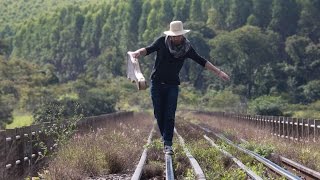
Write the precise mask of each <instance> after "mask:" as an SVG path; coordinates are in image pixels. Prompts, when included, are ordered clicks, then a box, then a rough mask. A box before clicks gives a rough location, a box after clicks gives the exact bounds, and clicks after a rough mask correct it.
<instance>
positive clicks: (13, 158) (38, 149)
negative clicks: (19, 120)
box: [0, 112, 133, 179]
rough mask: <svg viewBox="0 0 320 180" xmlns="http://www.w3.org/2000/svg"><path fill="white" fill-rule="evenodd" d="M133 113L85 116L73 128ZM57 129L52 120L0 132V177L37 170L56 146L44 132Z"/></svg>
mask: <svg viewBox="0 0 320 180" xmlns="http://www.w3.org/2000/svg"><path fill="white" fill-rule="evenodd" d="M132 116H133V112H116V113H111V114H105V115H100V116H93V117H86V118H83V119H81V120H79V121H78V122H77V124H76V131H77V132H79V133H82V132H86V131H88V130H93V129H96V128H102V127H106V125H107V124H108V123H110V121H117V120H118V119H126V118H130V117H132ZM58 128H59V127H58V125H57V124H55V123H50V122H45V123H42V124H37V125H31V126H27V127H22V128H16V129H7V130H2V131H0V179H21V177H23V176H24V175H26V174H30V173H33V172H36V171H37V168H39V167H41V163H43V155H44V154H45V153H50V152H51V151H53V150H54V149H55V147H56V146H57V144H55V141H54V139H53V137H51V136H49V135H48V133H46V132H47V131H55V130H56V129H58ZM41 143H42V144H44V146H43V145H41ZM43 147H46V148H43ZM45 151H47V152H45Z"/></svg>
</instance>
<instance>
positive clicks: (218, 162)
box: [177, 118, 247, 180]
mask: <svg viewBox="0 0 320 180" xmlns="http://www.w3.org/2000/svg"><path fill="white" fill-rule="evenodd" d="M181 119H182V118H180V121H179V118H178V121H179V122H178V123H177V130H178V131H179V134H180V135H181V136H182V137H183V138H184V139H185V141H186V143H187V147H188V149H189V150H190V152H191V154H192V155H193V156H194V157H195V158H196V159H197V161H198V163H199V165H200V166H201V168H202V170H203V171H204V173H205V176H206V178H207V179H212V180H214V179H247V176H246V174H245V172H243V171H242V170H241V169H240V168H238V167H237V166H236V165H235V164H234V163H233V162H232V160H231V159H230V158H228V157H226V156H224V155H223V154H222V153H221V152H220V151H219V150H218V149H216V148H214V147H211V146H210V145H209V143H208V142H207V141H205V140H204V138H203V133H202V131H200V130H199V129H198V128H196V127H194V126H191V125H190V124H188V123H187V122H185V121H181Z"/></svg>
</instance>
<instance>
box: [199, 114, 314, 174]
mask: <svg viewBox="0 0 320 180" xmlns="http://www.w3.org/2000/svg"><path fill="white" fill-rule="evenodd" d="M194 118H196V119H197V120H198V121H199V122H200V123H204V124H206V125H208V126H210V128H211V129H215V130H217V131H222V132H224V133H226V134H227V135H230V136H229V137H231V136H233V137H234V138H235V137H236V139H238V140H239V139H245V140H247V141H249V144H250V145H249V146H251V148H256V149H255V150H256V151H261V153H264V152H263V151H274V152H275V153H277V154H279V155H282V156H284V157H287V158H290V159H292V160H294V161H296V162H298V163H301V164H303V165H305V166H307V167H309V168H311V169H314V170H316V171H318V172H319V171H320V144H319V143H314V142H296V141H292V140H288V139H283V138H278V137H277V136H272V135H271V134H270V132H269V131H268V130H266V129H265V130H264V129H258V128H255V127H254V126H252V125H250V124H247V123H238V122H236V121H234V120H227V119H223V118H217V117H213V116H208V115H194ZM257 149H258V150H257ZM251 150H254V149H251Z"/></svg>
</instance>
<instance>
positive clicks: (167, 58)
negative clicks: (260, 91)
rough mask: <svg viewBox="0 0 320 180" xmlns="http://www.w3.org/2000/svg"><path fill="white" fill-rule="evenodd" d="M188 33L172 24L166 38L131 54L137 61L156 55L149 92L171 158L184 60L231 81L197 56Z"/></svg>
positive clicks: (175, 22) (177, 25)
mask: <svg viewBox="0 0 320 180" xmlns="http://www.w3.org/2000/svg"><path fill="white" fill-rule="evenodd" d="M189 31H190V30H185V29H183V24H182V22H181V21H172V22H171V23H170V30H169V31H165V32H164V34H165V36H162V37H159V38H158V39H156V40H155V41H154V42H153V43H152V44H151V45H149V46H147V47H145V48H141V49H138V50H136V51H134V52H133V53H132V56H133V57H134V58H139V57H140V56H146V55H149V54H151V53H153V52H155V51H156V52H157V56H156V61H155V64H154V66H153V70H152V74H151V87H150V92H151V98H152V103H153V108H154V116H155V118H156V119H157V123H158V126H159V130H160V133H161V136H162V139H163V142H164V152H165V153H166V154H169V155H172V154H173V150H172V137H173V130H174V122H175V112H176V109H177V100H178V93H179V85H180V79H179V72H180V70H181V68H182V65H183V63H184V60H185V59H187V58H190V59H192V60H193V61H195V62H196V63H198V64H200V65H201V66H203V67H205V68H206V69H208V70H210V71H211V72H213V73H214V74H216V75H217V76H219V77H220V78H221V79H223V80H225V81H227V80H230V77H229V76H228V75H227V74H226V73H225V72H223V71H221V70H220V69H219V68H217V67H216V66H214V65H212V64H211V63H210V62H209V61H208V60H206V59H204V58H203V57H201V56H200V55H198V54H197V52H196V51H195V50H194V48H193V47H192V45H191V44H190V41H189V40H188V39H187V38H186V37H185V36H184V34H186V33H188V32H189Z"/></svg>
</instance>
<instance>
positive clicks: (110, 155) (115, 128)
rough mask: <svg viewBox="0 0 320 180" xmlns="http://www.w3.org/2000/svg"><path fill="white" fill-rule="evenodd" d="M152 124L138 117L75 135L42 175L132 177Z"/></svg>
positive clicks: (81, 177)
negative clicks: (117, 174) (119, 175)
mask: <svg viewBox="0 0 320 180" xmlns="http://www.w3.org/2000/svg"><path fill="white" fill-rule="evenodd" d="M152 124H153V121H152V120H151V118H150V116H147V115H143V114H138V115H135V116H134V117H133V118H132V119H131V118H130V119H126V120H117V121H113V122H110V124H108V126H107V127H105V128H103V129H102V128H101V129H98V130H97V131H95V132H91V133H87V134H84V135H75V136H74V137H73V138H72V139H71V140H70V141H69V142H68V143H67V144H66V146H64V147H61V148H60V149H59V151H58V152H57V153H56V154H55V158H53V159H52V160H51V161H50V162H49V164H48V166H47V168H45V170H43V171H42V172H41V173H40V176H42V177H44V178H45V179H57V180H58V179H84V178H86V177H89V176H91V177H94V176H98V175H101V174H116V173H119V174H121V173H128V172H129V173H133V171H134V168H135V166H136V164H137V163H138V161H139V158H140V155H141V152H142V149H143V146H144V145H145V144H146V142H147V137H148V134H149V132H150V130H151V128H152Z"/></svg>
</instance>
